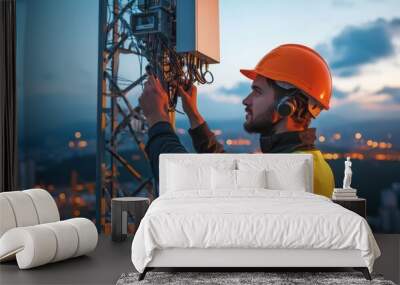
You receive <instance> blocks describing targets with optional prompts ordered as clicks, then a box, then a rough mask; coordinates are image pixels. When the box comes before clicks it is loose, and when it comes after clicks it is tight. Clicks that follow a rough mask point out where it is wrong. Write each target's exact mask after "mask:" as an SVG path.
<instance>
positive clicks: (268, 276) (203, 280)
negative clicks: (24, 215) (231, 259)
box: [117, 271, 395, 285]
mask: <svg viewBox="0 0 400 285" xmlns="http://www.w3.org/2000/svg"><path fill="white" fill-rule="evenodd" d="M138 276H139V273H124V274H122V275H121V277H120V278H119V279H118V281H117V285H133V284H141V285H144V284H157V285H163V284H171V285H178V284H179V285H184V284H213V285H214V284H215V285H217V284H223V285H233V284H238V285H239V284H241V285H242V284H268V285H269V284H274V285H275V284H282V285H292V284H321V285H322V284H324V285H325V284H328V285H333V284H335V285H336V284H337V285H339V284H340V285H346V284H380V285H381V284H384V285H395V283H393V282H392V281H389V280H384V278H383V277H382V276H381V275H374V274H372V278H373V280H372V281H368V280H366V279H365V278H364V276H363V275H362V273H360V272H155V271H150V272H148V273H147V274H146V277H145V279H144V280H142V281H138Z"/></svg>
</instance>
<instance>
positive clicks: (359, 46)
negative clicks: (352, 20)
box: [316, 18, 400, 77]
mask: <svg viewBox="0 0 400 285" xmlns="http://www.w3.org/2000/svg"><path fill="white" fill-rule="evenodd" d="M399 35H400V18H395V19H392V20H391V21H388V20H384V19H377V20H375V21H373V22H369V23H367V24H366V25H363V26H348V27H346V28H344V29H343V30H342V31H341V32H340V33H339V34H338V35H337V36H336V37H334V38H333V39H332V40H331V42H330V43H325V44H320V45H318V46H317V47H316V49H317V50H318V51H319V52H320V53H321V55H323V56H324V57H325V58H326V59H327V61H328V62H329V65H330V67H331V69H332V71H333V73H334V74H335V75H338V76H340V77H350V76H354V75H357V74H358V73H359V71H360V67H361V66H362V65H364V64H368V63H373V62H376V61H378V60H380V59H384V58H388V57H391V56H393V55H394V54H395V45H394V41H393V38H394V37H397V36H399Z"/></svg>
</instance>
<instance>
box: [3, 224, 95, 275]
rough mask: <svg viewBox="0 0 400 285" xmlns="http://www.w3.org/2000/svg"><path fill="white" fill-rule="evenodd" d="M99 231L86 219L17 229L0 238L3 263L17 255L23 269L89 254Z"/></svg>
mask: <svg viewBox="0 0 400 285" xmlns="http://www.w3.org/2000/svg"><path fill="white" fill-rule="evenodd" d="M97 239H98V236H97V230H96V227H95V226H94V224H93V223H92V222H91V221H90V220H88V219H85V218H74V219H70V220H65V221H61V222H54V223H49V224H41V225H35V226H29V227H18V228H13V229H11V230H9V231H7V232H6V233H5V234H4V235H3V236H2V237H1V238H0V261H4V260H10V258H13V257H14V256H15V257H16V259H17V263H18V266H19V268H20V269H28V268H33V267H37V266H40V265H43V264H46V263H49V262H57V261H60V260H64V259H67V258H71V257H76V256H80V255H83V254H86V253H88V252H90V251H92V250H94V249H95V248H96V245H97Z"/></svg>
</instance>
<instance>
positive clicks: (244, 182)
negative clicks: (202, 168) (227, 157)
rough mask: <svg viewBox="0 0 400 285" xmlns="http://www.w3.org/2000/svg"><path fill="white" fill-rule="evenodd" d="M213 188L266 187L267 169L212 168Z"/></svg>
mask: <svg viewBox="0 0 400 285" xmlns="http://www.w3.org/2000/svg"><path fill="white" fill-rule="evenodd" d="M211 181H212V189H213V190H219V189H220V190H221V189H224V190H238V189H241V188H266V187H267V183H266V182H267V181H266V171H265V169H263V170H232V169H215V168H212V170H211Z"/></svg>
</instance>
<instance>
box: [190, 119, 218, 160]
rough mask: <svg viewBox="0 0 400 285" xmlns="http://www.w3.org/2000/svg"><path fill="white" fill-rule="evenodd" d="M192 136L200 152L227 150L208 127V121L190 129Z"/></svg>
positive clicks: (195, 146)
mask: <svg viewBox="0 0 400 285" xmlns="http://www.w3.org/2000/svg"><path fill="white" fill-rule="evenodd" d="M188 132H189V134H190V136H191V137H192V142H193V147H194V149H195V150H196V151H197V152H198V153H221V152H225V150H224V146H223V145H222V144H221V143H219V142H218V141H217V138H216V137H215V134H214V133H213V132H212V131H210V129H209V128H208V125H207V122H204V123H202V124H201V125H199V126H197V127H196V128H194V129H189V130H188Z"/></svg>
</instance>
